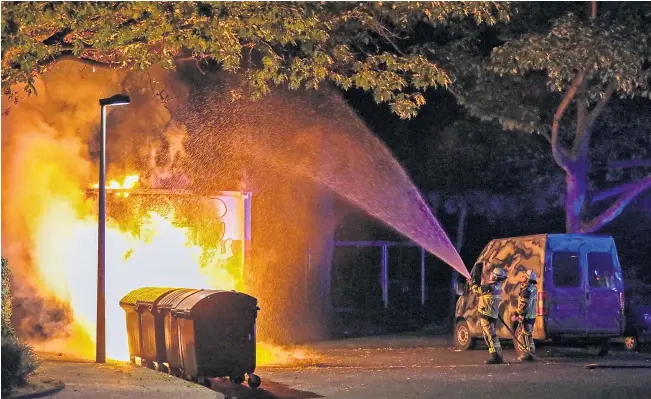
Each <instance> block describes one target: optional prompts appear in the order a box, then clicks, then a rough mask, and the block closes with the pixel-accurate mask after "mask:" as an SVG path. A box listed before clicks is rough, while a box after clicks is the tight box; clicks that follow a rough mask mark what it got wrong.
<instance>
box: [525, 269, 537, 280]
mask: <svg viewBox="0 0 651 399" xmlns="http://www.w3.org/2000/svg"><path fill="white" fill-rule="evenodd" d="M525 275H526V276H527V280H529V281H536V280H537V278H538V276H536V272H534V271H533V270H531V269H529V270H527V271H526V272H525Z"/></svg>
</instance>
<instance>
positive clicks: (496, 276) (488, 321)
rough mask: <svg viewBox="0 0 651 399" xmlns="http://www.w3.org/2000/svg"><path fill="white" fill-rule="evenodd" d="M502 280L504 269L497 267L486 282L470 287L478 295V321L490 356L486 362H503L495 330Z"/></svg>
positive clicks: (504, 276)
mask: <svg viewBox="0 0 651 399" xmlns="http://www.w3.org/2000/svg"><path fill="white" fill-rule="evenodd" d="M504 280H506V273H505V272H504V269H501V268H499V267H497V268H495V269H493V271H492V272H491V276H490V281H489V283H488V284H483V285H477V284H475V285H473V287H472V291H473V292H474V293H475V294H476V295H478V296H479V301H478V304H477V311H478V312H479V322H480V324H481V329H482V332H483V333H484V340H485V341H486V345H488V353H490V358H489V359H488V360H486V364H500V363H504V359H503V357H502V346H501V345H500V340H499V338H498V337H497V332H496V331H495V328H496V324H497V318H498V312H499V305H500V299H501V296H502V283H503V281H504Z"/></svg>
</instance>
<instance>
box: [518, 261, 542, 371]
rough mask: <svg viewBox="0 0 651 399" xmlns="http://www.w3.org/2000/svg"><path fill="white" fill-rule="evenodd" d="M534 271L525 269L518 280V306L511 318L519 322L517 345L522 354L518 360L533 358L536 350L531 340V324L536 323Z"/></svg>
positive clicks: (535, 277)
mask: <svg viewBox="0 0 651 399" xmlns="http://www.w3.org/2000/svg"><path fill="white" fill-rule="evenodd" d="M536 279H537V276H536V272H534V271H533V270H527V271H526V272H525V273H524V274H523V275H522V280H520V294H519V295H518V308H517V309H516V311H515V314H514V315H513V317H512V318H511V320H512V321H518V322H519V323H520V330H519V334H518V346H519V348H520V351H521V352H523V354H522V355H521V356H520V357H519V358H518V360H520V361H531V360H533V356H532V354H533V353H534V351H535V350H536V346H535V344H534V342H533V326H534V324H535V323H536V296H537V292H538V290H537V288H536V284H537V282H536Z"/></svg>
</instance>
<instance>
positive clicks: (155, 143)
mask: <svg viewBox="0 0 651 399" xmlns="http://www.w3.org/2000/svg"><path fill="white" fill-rule="evenodd" d="M169 75H170V73H169V72H166V71H162V70H153V71H150V72H149V73H147V74H145V73H140V74H127V73H124V72H120V71H116V70H110V69H97V70H94V69H93V68H89V67H84V66H82V65H80V64H78V63H75V62H62V63H59V64H57V65H56V66H55V67H54V68H52V70H50V71H49V72H47V73H46V74H45V75H44V76H43V77H42V79H39V80H38V81H37V82H36V89H37V93H38V95H36V96H30V97H26V96H25V98H23V99H21V101H20V102H19V103H18V104H17V105H9V104H8V102H7V101H6V99H4V98H3V100H4V101H3V109H5V108H7V107H8V106H9V112H8V113H6V115H3V116H2V216H3V218H2V254H3V256H5V257H7V258H9V262H10V267H11V269H12V272H13V276H14V279H13V289H14V302H15V303H14V306H15V311H14V324H15V325H16V327H17V329H18V331H19V332H20V333H21V334H22V335H23V336H24V337H26V338H27V339H28V340H31V341H39V340H43V339H52V338H58V337H65V336H66V335H68V334H70V333H71V332H72V331H71V330H70V329H74V328H77V327H75V326H73V325H72V324H71V321H72V316H71V314H70V310H69V308H68V306H67V305H66V303H62V302H60V301H59V300H57V299H56V298H57V297H58V298H66V296H67V294H68V293H66V292H48V291H47V290H46V289H44V287H47V286H48V284H45V283H44V282H45V280H48V279H52V278H56V275H57V273H56V270H54V269H52V270H47V266H46V267H45V269H46V270H39V269H37V268H36V264H41V265H43V264H45V265H47V264H48V259H43V258H44V255H43V253H44V252H47V250H50V251H57V248H46V249H45V250H46V251H43V248H41V249H42V250H41V251H38V250H37V248H36V247H37V242H38V240H39V237H40V235H41V234H44V232H43V231H42V226H41V225H42V222H43V220H42V217H43V216H44V215H45V213H46V212H47V211H48V210H51V208H50V207H52V206H54V205H53V204H57V203H66V204H67V205H68V207H69V208H70V209H74V210H76V211H77V212H79V213H80V214H83V213H85V211H86V210H88V206H89V205H90V204H89V203H87V200H86V197H85V195H84V191H83V190H84V188H86V187H88V186H89V184H91V183H92V182H96V181H97V177H96V176H97V170H98V169H97V167H98V165H97V163H96V162H95V161H94V160H96V159H97V155H98V154H97V151H98V148H99V142H98V134H99V121H100V112H99V105H98V99H99V98H102V97H108V96H110V95H112V94H115V93H119V92H127V93H128V94H129V95H130V96H131V97H132V99H133V100H134V105H132V107H134V108H136V109H139V111H140V117H139V118H137V117H135V116H132V115H133V113H131V112H125V110H124V109H120V108H115V109H110V108H109V111H108V112H109V114H108V115H109V117H108V120H109V129H108V130H109V137H108V150H107V152H108V159H109V169H108V175H109V178H111V177H112V176H115V177H120V176H123V174H124V172H126V171H131V172H132V173H133V172H135V171H138V170H141V168H142V167H143V165H146V163H147V161H148V158H147V157H146V156H143V155H144V154H143V153H144V152H153V151H155V150H156V149H157V148H159V147H160V146H161V140H160V139H159V138H158V135H160V137H162V134H160V133H161V132H162V130H163V129H162V128H163V127H164V126H165V125H166V124H169V121H170V111H169V110H168V109H167V108H166V107H165V106H164V104H163V103H162V102H161V101H159V100H158V98H157V96H156V95H155V89H156V88H157V87H160V86H161V84H160V83H156V79H158V80H162V79H165V78H166V77H168V76H169ZM143 81H147V82H148V83H149V84H148V85H147V87H146V89H144V88H143V89H141V90H138V89H137V84H139V83H141V82H143ZM177 87H179V85H177ZM17 90H19V88H17ZM168 91H169V92H171V90H170V89H169V88H168ZM182 94H183V92H182V91H181V95H182ZM143 114H144V115H146V117H145V118H143V117H142V115H143ZM157 134H158V135H157ZM53 222H54V223H56V221H53ZM55 231H56V229H55ZM61 233H62V234H64V232H63V231H62V232H61ZM70 239H72V238H70ZM53 267H54V266H53ZM91 267H92V265H91ZM49 286H53V284H49ZM54 286H58V285H56V284H54ZM60 286H61V287H67V286H68V285H67V284H61V285H60ZM80 345H81V344H80Z"/></svg>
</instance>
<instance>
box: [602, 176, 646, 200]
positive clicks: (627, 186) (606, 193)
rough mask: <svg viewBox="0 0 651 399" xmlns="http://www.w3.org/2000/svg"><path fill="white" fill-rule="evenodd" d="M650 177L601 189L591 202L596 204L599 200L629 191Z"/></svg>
mask: <svg viewBox="0 0 651 399" xmlns="http://www.w3.org/2000/svg"><path fill="white" fill-rule="evenodd" d="M647 179H649V177H648V176H647V177H645V178H643V179H640V180H637V181H634V182H632V183H624V184H620V185H619V186H615V187H611V188H609V189H606V190H601V191H598V192H596V193H595V194H594V195H593V196H592V199H591V201H590V203H591V204H595V203H597V202H600V201H603V200H605V199H608V198H611V197H614V196H616V195H621V194H623V193H626V192H628V191H631V190H634V189H635V188H636V187H637V186H638V185H640V184H643V183H644V181H645V180H647Z"/></svg>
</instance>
